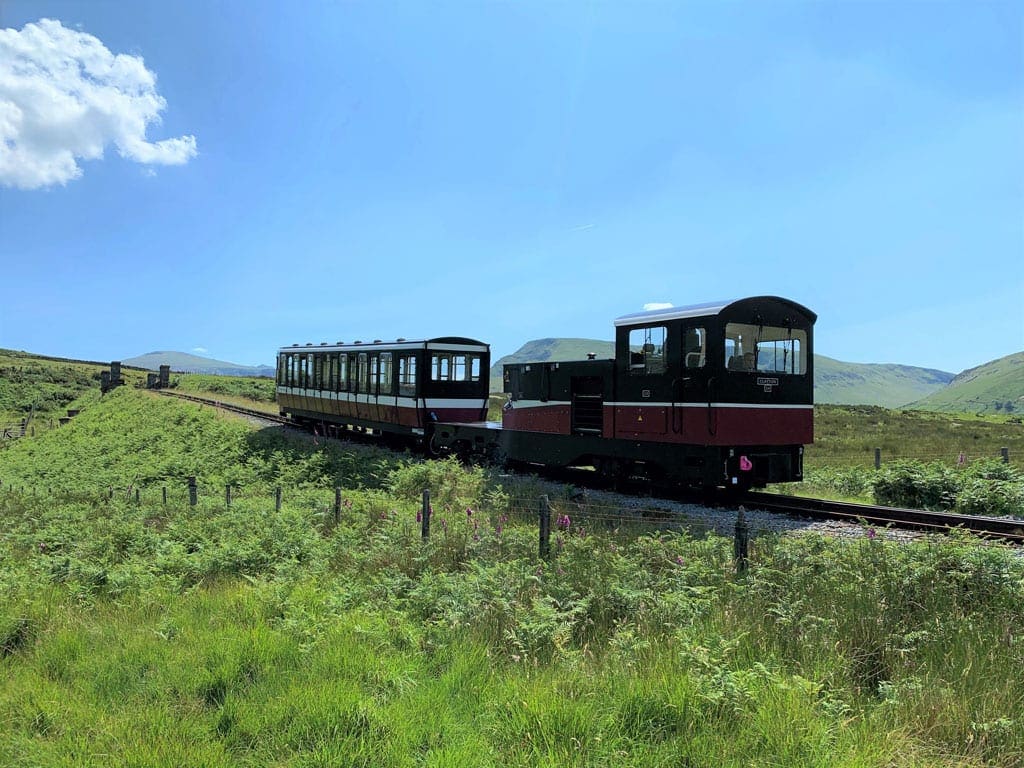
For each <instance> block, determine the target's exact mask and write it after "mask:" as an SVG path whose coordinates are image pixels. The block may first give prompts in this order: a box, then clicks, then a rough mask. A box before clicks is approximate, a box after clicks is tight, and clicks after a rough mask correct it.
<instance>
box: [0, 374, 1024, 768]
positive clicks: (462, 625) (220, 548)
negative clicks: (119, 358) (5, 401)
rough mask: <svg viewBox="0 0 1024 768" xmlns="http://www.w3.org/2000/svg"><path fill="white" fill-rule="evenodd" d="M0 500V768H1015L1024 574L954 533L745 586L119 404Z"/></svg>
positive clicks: (674, 554)
mask: <svg viewBox="0 0 1024 768" xmlns="http://www.w3.org/2000/svg"><path fill="white" fill-rule="evenodd" d="M999 426H1000V425H996V427H999ZM192 474H194V475H196V476H198V477H199V482H200V498H199V503H198V505H197V506H196V507H190V506H189V505H188V504H187V502H186V501H185V498H184V483H183V480H184V478H185V477H187V476H188V475H192ZM0 480H2V485H0V520H2V521H3V527H2V528H0V680H2V681H3V685H0V765H19V766H20V765H45V766H50V765H55V766H84V765H97V766H100V765H102V766H129V765H146V766H160V765H167V766H172V765H173V766H181V765H210V766H217V765H224V766H229V765H230V766H307V765H325V766H326V765H365V766H428V765H429V766H538V765H541V766H544V765H546V766H565V765H569V766H621V765H643V766H678V765H693V766H723V765H724V766H749V765H759V766H769V765H772V766H780V765H800V766H851V767H852V766H858V767H863V766H922V767H923V766H1021V765H1024V717H1022V715H1021V712H1022V711H1024V682H1022V680H1021V676H1020V674H1019V670H1020V668H1021V664H1022V662H1024V642H1022V638H1021V635H1020V627H1021V626H1024V559H1021V558H1020V557H1018V556H1016V554H1015V553H1014V552H1012V551H1010V550H1007V549H1004V548H1000V547H994V546H983V545H981V544H980V543H979V542H975V541H973V540H971V539H969V538H966V537H965V538H962V539H957V538H954V539H936V540H929V541H927V542H924V543H919V544H913V545H899V544H894V543H887V542H883V541H882V540H881V539H880V538H872V537H870V536H867V535H865V536H864V537H863V538H860V539H857V540H854V541H839V540H830V539H826V538H821V537H817V536H804V537H797V538H776V537H762V538H758V539H756V540H755V541H754V542H753V543H752V551H751V568H750V570H749V571H748V573H747V575H746V576H745V577H737V576H736V575H735V573H734V567H733V562H732V542H731V540H729V539H723V538H720V537H715V536H703V535H696V534H692V533H689V532H687V531H683V530H680V529H679V528H677V527H673V526H667V525H666V523H664V522H663V521H658V520H648V521H646V522H639V521H636V522H631V523H627V522H624V521H623V520H622V519H618V520H615V519H614V518H612V517H611V516H610V514H609V511H608V510H607V509H604V508H601V507H598V506H588V505H587V504H585V503H582V502H579V501H578V500H576V499H574V498H573V496H572V491H571V489H565V488H557V487H552V486H549V485H544V484H542V483H541V482H540V481H536V480H531V479H528V478H524V479H515V478H511V477H506V476H501V475H496V474H492V473H490V472H488V471H485V470H483V469H480V468H464V467H461V466H460V465H459V464H458V463H456V462H453V461H448V462H430V463H425V462H421V461H419V460H418V459H417V458H415V457H412V456H403V455H399V454H394V453H389V452H383V451H377V450H374V449H372V448H366V447H358V446H352V445H345V444H340V443H336V442H333V441H329V442H326V443H325V442H324V441H318V442H316V443H314V441H313V440H312V438H311V437H309V436H306V435H291V434H288V433H286V432H284V431H282V430H279V429H264V430H258V429H254V428H253V427H251V426H250V425H248V424H247V423H245V422H243V421H238V420H234V419H231V418H227V417H224V416H222V415H220V414H218V413H216V412H214V411H213V410H212V409H210V408H203V407H199V406H196V405H194V404H190V403H184V402H181V401H176V400H171V399H166V398H160V397H159V396H157V395H154V394H151V393H146V392H142V391H136V390H133V389H129V388H122V389H120V390H117V391H115V392H113V393H110V394H109V395H107V396H104V397H103V398H102V399H100V398H99V397H98V396H97V397H96V398H95V400H94V401H92V402H90V403H89V405H88V407H87V408H86V410H85V411H84V412H83V413H82V414H81V415H80V416H79V417H77V418H76V419H75V420H74V421H73V422H72V423H71V424H70V425H69V426H68V427H65V428H62V429H60V430H55V431H54V432H51V433H47V434H44V435H38V436H37V437H35V438H28V439H26V440H24V441H19V442H18V443H17V444H15V445H12V446H9V447H7V448H5V449H3V452H2V453H0ZM228 482H231V483H234V484H235V488H236V496H235V498H234V500H233V503H232V505H231V506H230V507H228V506H227V504H226V503H225V500H224V496H223V485H224V484H226V483H228ZM851 482H852V480H851ZM163 485H168V486H169V487H170V489H171V494H170V499H169V503H168V504H167V505H166V506H165V505H164V504H163V502H162V497H161V495H160V493H159V489H160V488H161V487H162V486H163ZM278 485H280V486H283V487H284V504H283V507H282V509H281V511H280V512H277V511H275V508H274V499H273V495H272V491H273V488H274V487H275V486H278ZM110 486H113V487H114V488H115V494H114V498H113V499H110V498H108V493H109V491H108V488H109V487H110ZM335 486H341V487H342V488H343V489H344V490H343V495H344V504H343V507H342V510H341V515H340V521H339V522H338V523H337V524H336V523H335V521H334V516H333V514H332V512H331V509H330V507H331V504H332V501H333V490H332V489H333V488H334V487H335ZM22 487H24V488H25V489H26V490H25V491H24V492H22V491H20V490H16V489H17V488H22ZM425 487H426V488H430V490H431V492H432V504H433V512H434V518H433V525H432V535H431V537H430V539H429V540H427V541H423V540H422V539H421V537H420V528H419V525H418V523H417V521H416V514H417V512H418V510H419V507H420V495H421V492H422V489H423V488H425ZM48 488H52V491H50V490H47V489H48ZM135 488H139V489H140V490H141V498H140V501H139V502H138V503H136V502H135V500H134V494H133V493H132V492H131V491H132V489H135ZM542 492H543V493H547V494H549V495H550V496H551V498H552V501H553V504H554V507H555V515H556V518H557V517H558V516H559V515H563V514H565V515H569V516H570V517H571V522H570V523H569V527H568V530H556V532H555V533H554V534H553V537H552V553H553V555H552V558H551V559H550V561H547V562H545V561H541V560H539V559H538V557H537V529H536V509H537V498H538V496H539V494H540V493H542ZM616 526H617V527H616Z"/></svg>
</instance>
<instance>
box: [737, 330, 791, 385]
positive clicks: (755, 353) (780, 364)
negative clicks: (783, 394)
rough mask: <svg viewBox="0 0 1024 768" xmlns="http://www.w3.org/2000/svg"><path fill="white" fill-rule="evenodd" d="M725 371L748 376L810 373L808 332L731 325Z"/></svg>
mask: <svg viewBox="0 0 1024 768" xmlns="http://www.w3.org/2000/svg"><path fill="white" fill-rule="evenodd" d="M725 367H726V369H728V370H730V371H739V372H748V373H755V372H756V373H783V374H791V375H801V374H804V373H806V372H807V332H806V331H803V330H799V329H796V328H781V327H777V326H769V325H754V324H747V323H728V324H727V325H726V326H725Z"/></svg>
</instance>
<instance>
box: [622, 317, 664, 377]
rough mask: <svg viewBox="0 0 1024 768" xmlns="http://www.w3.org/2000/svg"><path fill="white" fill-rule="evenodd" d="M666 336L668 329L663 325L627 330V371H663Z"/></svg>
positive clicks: (644, 372) (638, 372)
mask: <svg viewBox="0 0 1024 768" xmlns="http://www.w3.org/2000/svg"><path fill="white" fill-rule="evenodd" d="M667 337H668V329H667V328H665V326H663V325H656V326H651V327H650V328H633V329H632V330H631V331H630V332H629V372H630V373H632V374H649V373H664V372H665V340H666V339H667Z"/></svg>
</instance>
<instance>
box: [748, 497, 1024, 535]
mask: <svg viewBox="0 0 1024 768" xmlns="http://www.w3.org/2000/svg"><path fill="white" fill-rule="evenodd" d="M742 502H743V504H745V505H748V506H750V507H756V508H757V509H766V510H768V511H771V512H781V513H784V514H787V515H797V516H802V517H814V518H818V519H822V520H840V521H845V522H853V523H856V522H861V521H862V522H865V523H869V524H871V525H876V526H879V527H892V528H905V529H909V530H915V531H925V532H930V533H949V532H951V531H954V530H964V531H969V532H971V533H974V534H978V535H980V536H984V537H986V538H992V539H1000V540H1003V541H1007V542H1011V543H1016V544H1024V520H1021V519H1014V518H1005V517H981V516H977V515H959V514H955V513H952V512H932V511H929V510H925V509H901V508H899V507H880V506H875V505H871V504H852V503H849V502H844V501H829V500H827V499H808V498H802V497H798V496H783V495H780V494H775V493H756V492H749V493H747V494H745V495H744V496H743V499H742Z"/></svg>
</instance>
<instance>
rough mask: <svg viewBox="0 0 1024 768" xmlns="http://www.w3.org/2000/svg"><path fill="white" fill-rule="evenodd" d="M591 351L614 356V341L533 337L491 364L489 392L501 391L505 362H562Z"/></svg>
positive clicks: (583, 358)
mask: <svg viewBox="0 0 1024 768" xmlns="http://www.w3.org/2000/svg"><path fill="white" fill-rule="evenodd" d="M591 352H593V353H594V354H595V355H596V356H597V357H598V358H599V359H600V358H610V357H615V342H614V341H596V340H595V339H534V340H533V341H528V342H526V343H525V344H523V346H521V347H520V348H519V349H518V350H516V351H515V352H513V353H512V354H511V355H505V356H504V357H502V358H500V359H499V360H498V361H497V362H495V363H494V365H492V366H491V392H501V391H502V381H501V376H502V373H503V371H504V365H505V364H506V363H533V362H538V363H540V362H545V361H550V362H563V361H567V360H586V359H587V355H588V354H589V353H591Z"/></svg>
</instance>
